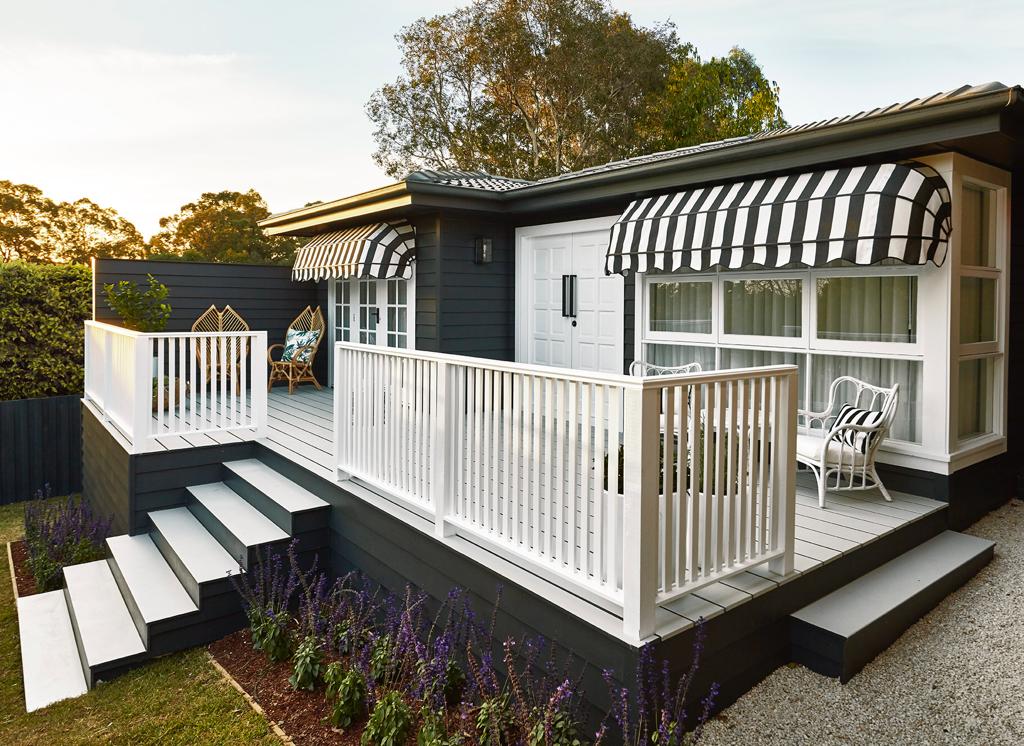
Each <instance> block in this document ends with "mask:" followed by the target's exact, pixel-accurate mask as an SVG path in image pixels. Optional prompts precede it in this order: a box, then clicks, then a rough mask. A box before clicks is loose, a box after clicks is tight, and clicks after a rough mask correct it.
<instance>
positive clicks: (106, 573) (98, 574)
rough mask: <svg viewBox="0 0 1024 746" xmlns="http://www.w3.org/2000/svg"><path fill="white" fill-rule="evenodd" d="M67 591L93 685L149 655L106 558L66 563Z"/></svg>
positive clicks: (87, 674)
mask: <svg viewBox="0 0 1024 746" xmlns="http://www.w3.org/2000/svg"><path fill="white" fill-rule="evenodd" d="M64 595H65V598H66V599H67V604H68V611H69V612H70V616H71V625H72V628H73V629H74V631H75V640H76V642H77V643H78V654H79V658H80V659H81V662H82V671H83V673H84V674H85V681H86V683H87V684H88V685H89V686H90V687H91V686H92V685H93V684H94V683H95V682H96V681H97V680H98V679H100V678H105V677H108V676H112V675H114V674H116V673H120V672H121V671H123V670H126V669H127V668H129V667H131V666H132V665H133V664H135V663H137V662H139V661H141V660H142V659H143V658H144V657H145V655H146V646H145V644H144V643H143V642H142V637H141V635H139V632H138V630H137V629H136V628H135V622H134V621H133V620H132V615H131V612H130V611H128V606H127V604H125V601H124V598H123V597H122V596H121V589H120V588H118V587H117V581H116V580H114V575H113V573H112V572H111V571H110V565H109V564H107V561H106V560H97V561H95V562H85V563H83V564H81V565H71V566H69V567H65V568H64Z"/></svg>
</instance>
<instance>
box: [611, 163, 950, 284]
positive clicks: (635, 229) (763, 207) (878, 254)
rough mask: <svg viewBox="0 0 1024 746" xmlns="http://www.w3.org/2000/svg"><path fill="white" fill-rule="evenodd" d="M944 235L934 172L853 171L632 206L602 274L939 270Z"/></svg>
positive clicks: (943, 200) (900, 167)
mask: <svg viewBox="0 0 1024 746" xmlns="http://www.w3.org/2000/svg"><path fill="white" fill-rule="evenodd" d="M950 228H951V218H950V203H949V189H948V188H947V186H946V182H945V181H944V180H943V178H942V177H941V176H940V175H939V174H938V173H937V172H936V171H935V170H934V169H932V168H930V167H928V166H925V165H923V164H920V163H912V162H908V163H883V164H878V165H870V166H853V167H849V168H839V169H830V170H827V171H814V172H810V173H803V174H794V175H791V176H776V177H770V178H767V179H755V180H751V181H740V182H735V183H732V184H721V185H718V186H713V187H697V188H694V189H690V190H687V191H685V192H678V193H676V194H666V195H661V196H658V197H648V198H646V199H639V200H636V201H634V202H633V203H632V204H630V206H629V207H628V208H627V209H626V211H625V212H624V213H622V216H621V217H620V218H619V220H618V221H617V222H616V223H615V225H614V226H613V227H612V234H611V241H610V243H609V245H608V256H607V259H606V262H605V272H606V273H607V274H609V275H611V274H619V273H626V272H630V271H632V272H648V271H654V270H658V271H665V272H672V271H678V270H680V269H683V268H689V269H692V270H704V269H709V268H711V267H716V266H721V267H727V268H731V269H738V268H740V267H748V266H755V267H769V268H775V267H782V266H785V265H787V264H791V263H798V264H802V265H807V266H812V267H820V266H823V265H825V264H828V263H829V262H831V261H834V260H836V259H845V260H847V261H849V262H852V263H854V264H874V263H876V262H879V261H881V260H883V259H897V260H899V261H901V262H904V263H906V264H924V263H925V262H927V261H929V260H930V261H932V262H934V263H935V264H936V265H941V264H942V262H943V260H944V259H945V257H946V248H947V245H948V241H949V232H950Z"/></svg>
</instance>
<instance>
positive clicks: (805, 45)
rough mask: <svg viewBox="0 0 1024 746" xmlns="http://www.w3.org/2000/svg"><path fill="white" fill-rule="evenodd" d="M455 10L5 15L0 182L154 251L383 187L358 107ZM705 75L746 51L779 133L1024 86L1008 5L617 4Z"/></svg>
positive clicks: (107, 4)
mask: <svg viewBox="0 0 1024 746" xmlns="http://www.w3.org/2000/svg"><path fill="white" fill-rule="evenodd" d="M461 4H463V3H462V2H449V1H446V0H427V1H424V0H420V2H413V1H411V0H402V1H400V2H366V0H362V1H360V2H294V1H293V2H281V1H280V0H279V1H278V2H265V1H262V0H260V1H256V0H249V1H247V2H240V1H237V0H235V1H231V2H227V1H221V2H211V1H209V0H207V1H206V2H198V1H196V2H193V1H185V0H175V1H174V2H167V1H164V0H161V1H156V0H146V1H145V2H139V1H138V0H134V1H119V0H90V2H80V1H78V0H76V1H74V2H71V1H70V0H69V1H67V2H48V1H47V0H33V2H24V1H23V0H22V1H18V2H13V1H12V0H0V19H2V20H0V102H2V110H0V143H2V144H0V179H10V180H12V181H16V182H27V183H29V184H34V185H36V186H38V187H40V188H42V189H43V190H44V191H45V192H46V193H47V194H48V195H49V196H51V197H53V198H56V199H62V200H73V199H76V198H78V197H81V196H88V197H90V198H91V199H93V200H94V201H96V202H98V203H99V204H102V205H105V206H111V207H114V208H115V209H117V210H118V212H120V213H121V214H122V215H124V216H125V217H127V218H128V219H129V220H131V221H132V222H134V223H135V224H136V225H137V226H138V228H139V229H140V230H141V231H142V232H143V234H145V235H146V236H149V235H150V234H152V233H153V232H155V231H156V230H157V225H158V223H157V221H158V220H159V218H160V217H161V216H163V215H167V214H170V213H173V212H175V211H176V210H177V209H178V207H179V206H181V205H182V204H184V203H186V202H188V201H190V200H192V199H195V198H196V197H198V196H199V194H200V193H201V192H204V191H218V190H221V189H238V190H243V189H248V188H249V187H253V188H255V189H256V190H257V191H259V192H260V193H261V194H262V195H263V196H264V197H265V198H266V199H267V202H268V203H269V205H270V208H271V210H273V211H275V212H278V211H281V210H286V209H289V208H293V207H299V206H301V205H303V204H304V203H306V202H310V201H313V200H317V199H324V200H326V199H332V198H336V197H342V196H345V195H348V194H352V193H355V192H359V191H362V190H365V189H369V188H373V187H376V186H381V185H383V184H385V183H387V182H388V181H389V179H388V178H387V177H386V176H385V175H384V173H383V172H382V171H380V170H379V169H378V168H377V167H376V166H375V165H374V163H373V161H372V159H371V154H372V152H373V150H374V143H373V139H372V130H371V128H370V125H369V122H368V120H367V118H366V115H365V114H364V112H363V106H364V104H365V103H366V101H367V99H368V98H369V97H370V94H371V93H372V92H373V90H374V89H375V88H377V87H378V86H380V85H382V84H383V83H385V82H388V81H391V80H393V79H394V78H395V77H396V76H397V74H398V72H399V56H398V49H397V45H396V43H395V41H394V34H395V33H396V32H397V31H398V30H399V28H400V27H401V26H403V25H405V24H407V23H410V22H411V21H413V20H415V19H416V18H417V17H419V16H422V15H428V14H430V15H432V14H434V13H439V12H443V11H446V10H450V9H451V8H454V7H457V6H458V5H461ZM613 5H614V6H615V7H616V8H618V9H620V10H625V11H629V12H630V13H632V14H633V16H634V18H635V19H636V20H637V21H638V22H640V23H643V24H645V25H646V24H652V23H655V22H657V21H662V20H666V19H671V20H673V21H675V23H676V24H677V26H678V31H679V35H680V37H681V38H682V39H684V40H687V41H691V42H693V43H694V44H696V45H697V48H698V50H699V51H700V53H701V55H702V56H705V57H709V56H712V55H721V54H724V53H726V52H727V51H728V50H729V48H730V47H731V46H733V45H739V46H742V47H746V48H747V49H749V50H750V51H752V52H753V53H754V54H755V56H756V57H757V59H758V61H759V62H760V63H761V65H762V67H763V68H764V70H765V72H766V74H767V75H768V76H769V78H772V79H774V80H777V81H778V82H779V84H780V85H781V87H782V107H783V111H784V113H785V115H786V118H787V119H788V120H789V121H790V123H793V124H796V123H801V122H806V121H812V120H817V119H823V118H827V117H831V116H835V115H840V114H847V113H853V112H856V111H859V110H861V109H865V108H874V107H876V106H881V105H887V104H890V103H893V102H896V101H904V100H907V99H910V98H914V97H917V96H922V95H929V94H932V93H935V92H937V91H941V90H948V89H951V88H955V87H958V86H960V85H961V84H964V83H972V84H976V83H983V82H987V81H990V80H1000V81H1002V82H1003V83H1007V84H1014V83H1020V82H1024V35H1022V34H1021V33H1020V29H1021V28H1024V3H1022V2H1020V0H1016V1H1011V0H990V1H982V2H941V1H940V0H928V1H920V2H919V1H916V0H915V1H913V2H900V0H887V1H885V2H881V1H878V0H857V1H856V2H848V1H846V0H843V1H841V2H832V1H830V2H820V1H819V2H805V3H801V2H790V1H787V0H776V2H765V1H764V0H756V1H753V2H746V1H743V2H741V1H740V0H712V1H709V0H702V2H699V3H697V2H679V1H677V2H670V1H669V0H617V2H613Z"/></svg>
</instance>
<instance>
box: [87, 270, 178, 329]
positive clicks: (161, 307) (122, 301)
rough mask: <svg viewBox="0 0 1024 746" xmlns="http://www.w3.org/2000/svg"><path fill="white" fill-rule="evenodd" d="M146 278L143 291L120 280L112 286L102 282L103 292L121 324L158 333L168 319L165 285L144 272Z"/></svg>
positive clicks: (127, 281)
mask: <svg viewBox="0 0 1024 746" xmlns="http://www.w3.org/2000/svg"><path fill="white" fill-rule="evenodd" d="M146 279H147V282H148V283H149V287H148V288H146V289H145V290H142V289H140V288H139V286H138V285H136V284H135V283H134V282H132V281H130V280H121V281H120V282H119V283H117V284H116V285H104V286H103V291H104V292H105V293H106V294H107V303H109V304H110V307H111V308H112V309H113V311H114V313H116V314H117V315H118V316H120V317H121V320H122V321H123V322H124V325H125V327H127V328H128V329H134V330H136V331H139V332H162V331H163V330H164V329H166V328H167V320H168V319H170V318H171V307H170V306H169V305H168V304H166V303H164V301H165V300H167V286H166V285H164V284H163V283H162V282H160V281H159V280H157V279H156V278H155V277H153V275H146Z"/></svg>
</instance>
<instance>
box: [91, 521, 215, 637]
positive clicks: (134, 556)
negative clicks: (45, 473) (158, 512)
mask: <svg viewBox="0 0 1024 746" xmlns="http://www.w3.org/2000/svg"><path fill="white" fill-rule="evenodd" d="M107 547H108V548H109V549H110V557H109V558H108V559H107V562H108V563H109V564H110V569H111V572H113V574H114V580H115V581H117V585H118V588H120V589H121V595H122V596H123V597H124V600H125V603H126V604H127V606H128V611H129V612H130V613H131V615H132V620H133V621H134V622H135V628H136V629H137V630H138V631H139V635H141V636H142V641H143V642H144V643H145V644H146V648H147V649H150V650H151V648H152V642H153V641H154V640H155V638H156V637H157V636H158V635H159V634H160V633H161V632H163V631H166V630H168V629H174V628H176V627H177V626H180V625H181V624H182V623H184V622H185V620H186V618H187V617H189V615H194V614H195V613H196V612H197V611H198V610H199V608H198V606H197V605H196V602H195V601H193V600H192V597H191V596H189V593H188V591H187V590H185V586H184V585H182V583H181V581H180V580H179V579H178V576H177V575H175V574H174V570H173V569H171V566H170V565H169V564H168V563H167V560H166V559H165V558H164V556H163V555H162V554H161V553H160V550H159V549H158V548H157V546H156V544H155V543H153V539H152V538H151V537H150V536H149V534H138V535H136V536H129V535H127V534H123V535H121V536H111V537H110V538H108V539H107ZM151 652H152V650H151Z"/></svg>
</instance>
